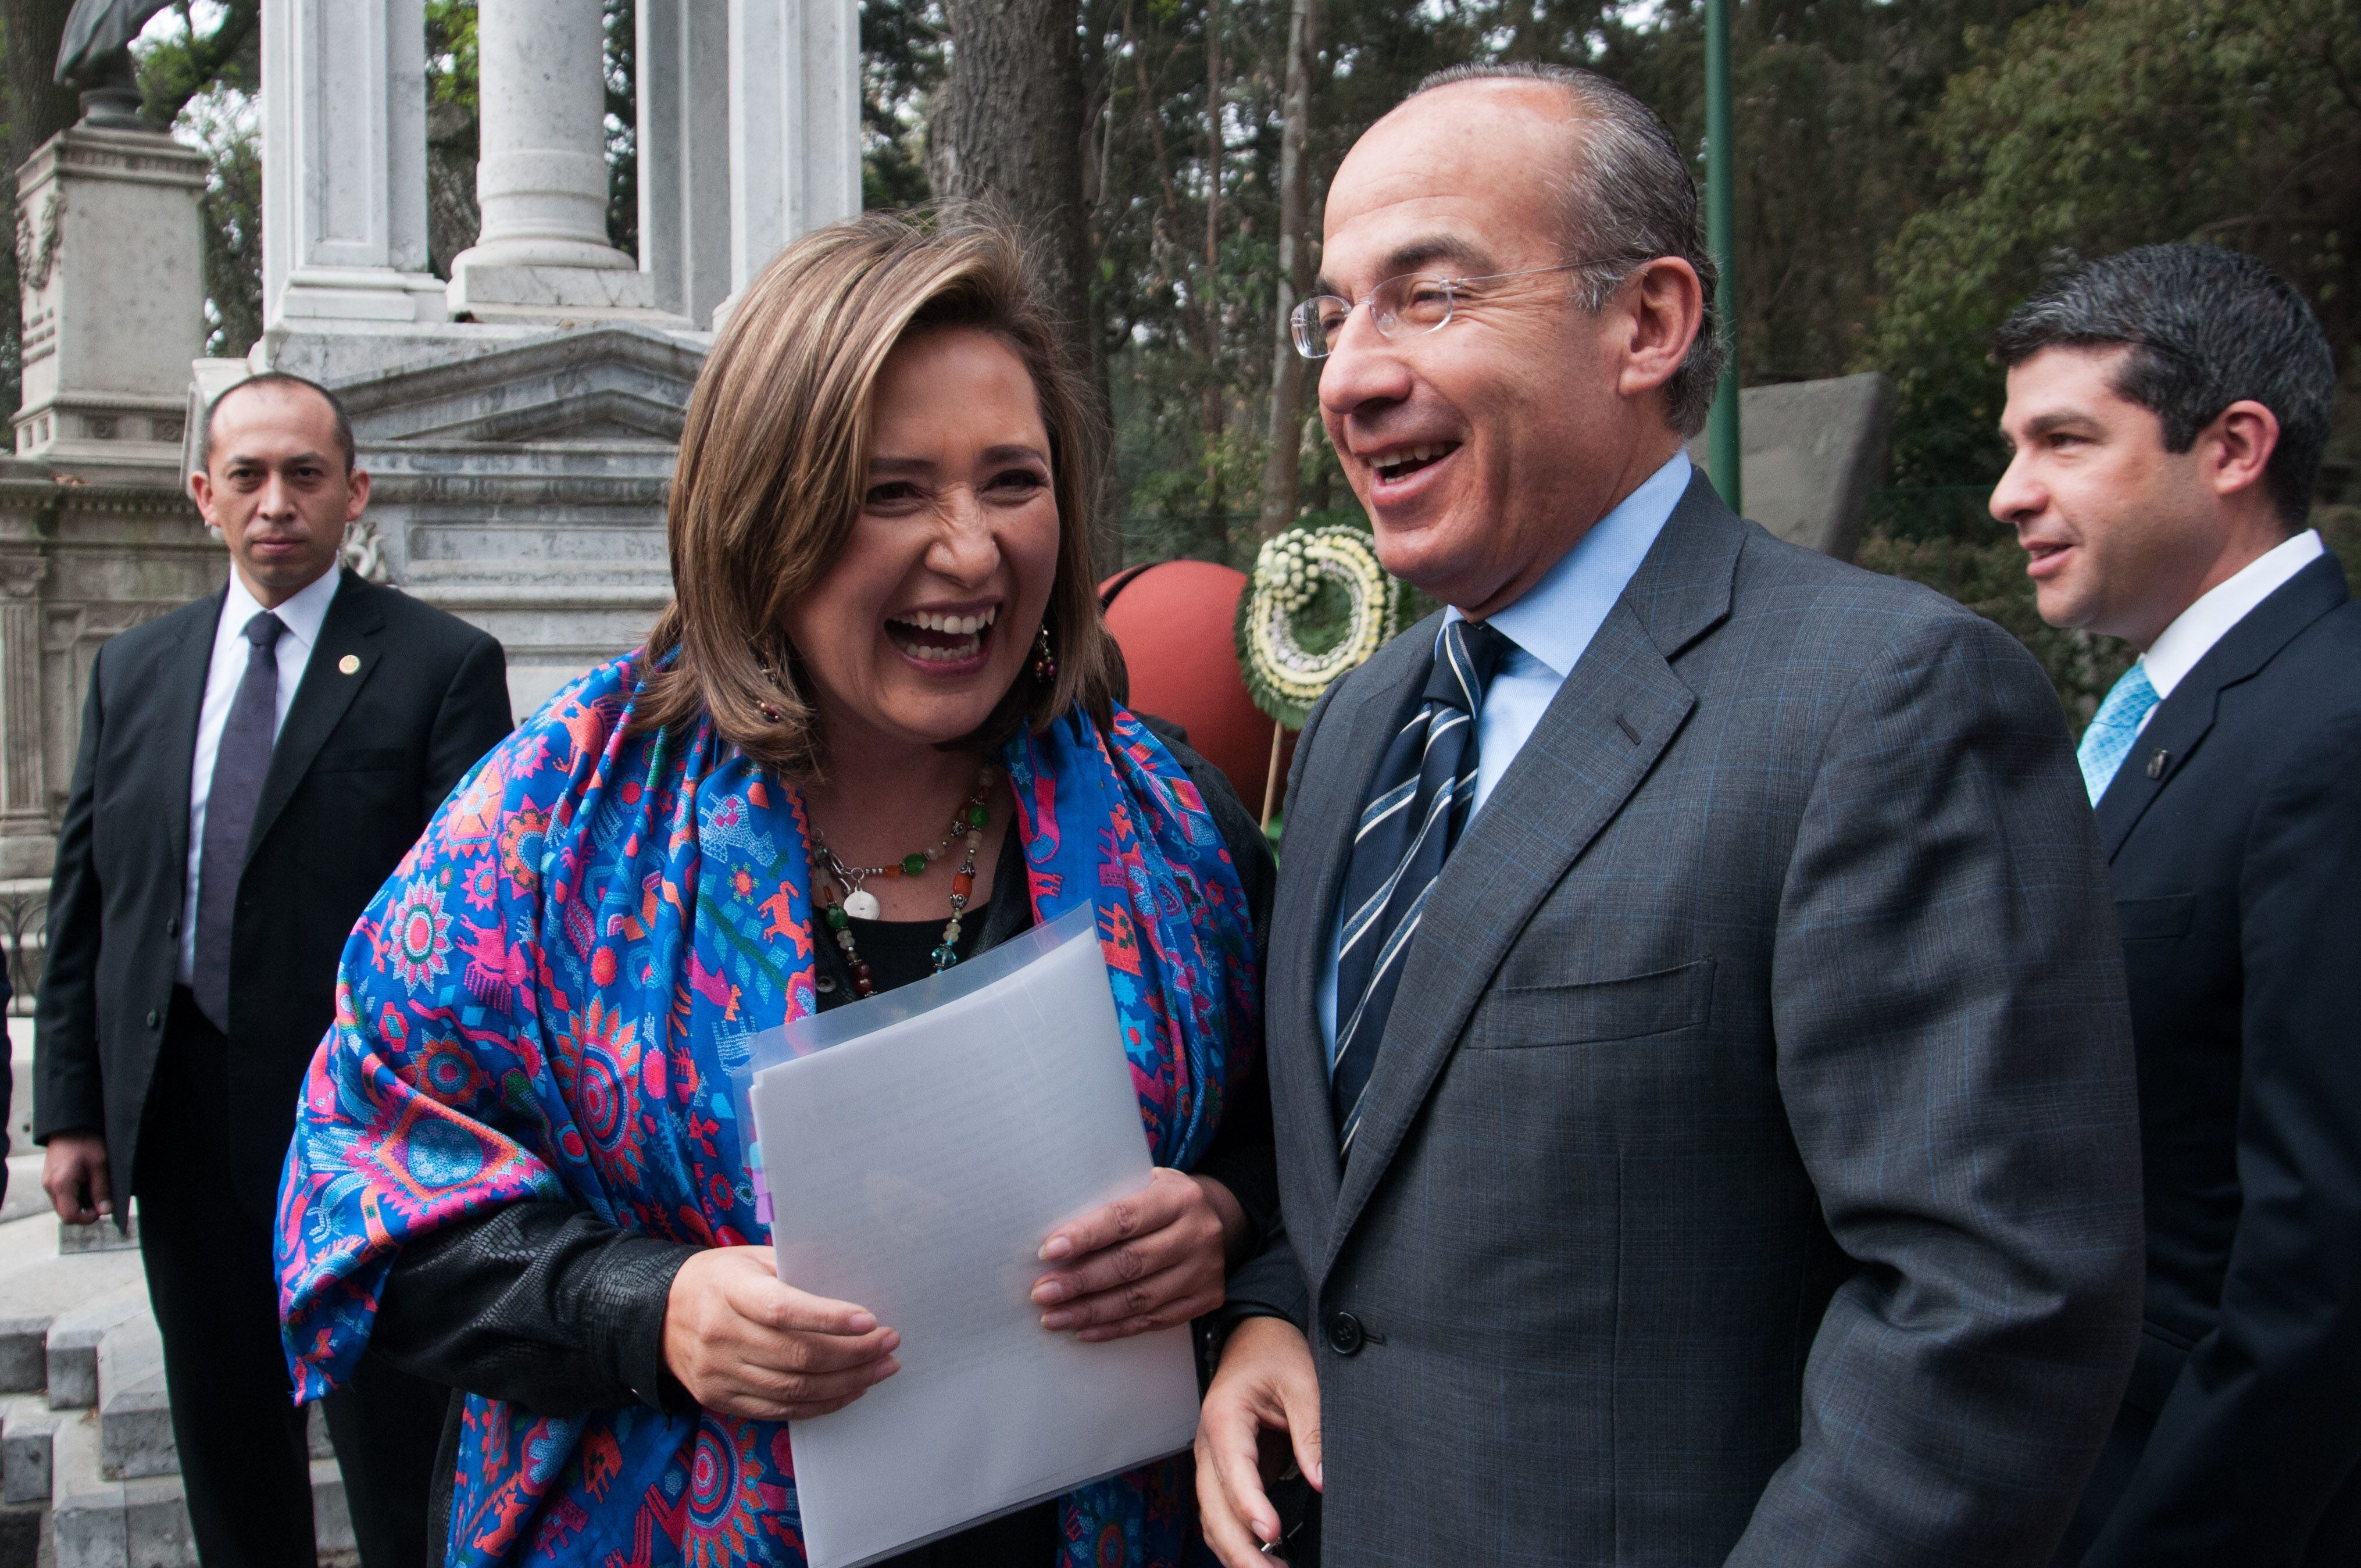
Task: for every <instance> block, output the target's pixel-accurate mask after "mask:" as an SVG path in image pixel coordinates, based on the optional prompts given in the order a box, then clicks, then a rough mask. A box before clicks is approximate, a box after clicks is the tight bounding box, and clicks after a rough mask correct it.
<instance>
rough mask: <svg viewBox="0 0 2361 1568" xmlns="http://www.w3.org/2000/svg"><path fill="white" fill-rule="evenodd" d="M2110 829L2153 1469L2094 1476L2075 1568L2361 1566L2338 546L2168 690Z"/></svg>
mask: <svg viewBox="0 0 2361 1568" xmlns="http://www.w3.org/2000/svg"><path fill="white" fill-rule="evenodd" d="M2159 755H2160V756H2161V758H2162V761H2161V762H2158V760H2157V759H2158V757H2159ZM2099 831H2100V837H2101V839H2102V842H2103V846H2104V848H2105V849H2106V850H2107V853H2108V856H2109V860H2110V863H2111V865H2112V867H2113V870H2114V883H2115V894H2116V897H2117V899H2118V903H2117V905H2116V907H2117V910H2118V911H2119V913H2120V916H2121V923H2122V927H2123V936H2124V954H2125V964H2126V967H2127V969H2128V970H2129V973H2130V981H2131V995H2132V1026H2133V1030H2134V1034H2135V1037H2136V1041H2137V1045H2138V1049H2139V1084H2140V1114H2141V1124H2142V1136H2143V1143H2144V1146H2145V1152H2146V1156H2147V1310H2146V1323H2145V1332H2144V1334H2143V1343H2142V1345H2141V1350H2140V1359H2139V1365H2138V1370H2137V1372H2136V1374H2135V1376H2134V1377H2133V1379H2132V1387H2131V1391H2130V1393H2129V1394H2128V1395H2127V1396H2126V1398H2125V1414H2124V1418H2123V1421H2122V1423H2121V1424H2120V1425H2119V1427H2118V1431H2117V1446H2118V1447H2125V1446H2128V1447H2129V1448H2130V1449H2131V1450H2132V1451H2133V1452H2134V1453H2136V1466H2130V1467H2127V1468H2128V1475H2127V1476H2126V1475H2115V1476H2114V1486H2107V1485H2106V1478H2107V1476H2108V1474H2109V1469H2110V1468H2112V1467H2103V1470H2102V1477H2103V1479H2102V1485H2101V1486H2100V1487H2094V1488H2093V1494H2092V1497H2091V1498H2089V1499H2088V1500H2087V1501H2086V1504H2085V1514H2086V1517H2088V1516H2090V1515H2092V1514H2093V1513H2097V1514H2099V1515H2101V1516H2103V1518H2104V1519H2105V1524H2104V1527H2103V1530H2102V1531H2101V1533H2100V1535H2099V1538H2098V1541H2097V1542H2096V1544H2095V1545H2094V1546H2093V1547H2092V1550H2091V1552H2090V1554H2089V1555H2088V1556H2087V1557H2086V1558H2085V1559H2084V1562H2085V1563H2087V1564H2090V1565H2091V1568H2101V1565H2103V1568H2131V1565H2133V1564H2138V1565H2140V1568H2175V1565H2179V1564H2187V1565H2189V1568H2197V1565H2199V1564H2204V1565H2205V1568H2224V1565H2227V1564H2246V1563H2255V1564H2261V1563H2271V1564H2279V1563H2289V1564H2293V1563H2305V1564H2320V1565H2322V1568H2326V1565H2327V1564H2331V1563H2335V1564H2351V1563H2361V605H2356V604H2354V603H2353V602H2351V600H2350V599H2349V598H2348V597H2347V595H2346V592H2345V571H2344V568H2343V567H2342V566H2341V565H2339V564H2338V563H2337V560H2336V558H2335V557H2334V555H2330V556H2326V557H2324V558H2323V559H2321V560H2318V561H2315V562H2313V563H2312V565H2309V566H2307V567H2305V568H2304V569H2303V570H2302V571H2301V572H2300V573H2298V574H2297V575H2296V576H2294V577H2293V578H2292V579H2290V581H2289V582H2287V583H2286V584H2284V585H2283V586H2282V587H2280V588H2279V590H2278V591H2277V592H2276V593H2274V594H2272V595H2271V596H2270V597H2269V598H2267V599H2265V600H2264V601H2263V602H2262V603H2261V604H2259V605H2257V606H2256V607H2255V609H2253V610H2252V611H2250V612H2249V613H2248V614H2247V616H2246V619H2245V620H2241V621H2239V622H2238V624H2237V625H2236V626H2235V627H2233V628H2231V630H2230V631H2229V632H2228V633H2227V634H2226V635H2225V636H2224V638H2223V639H2222V641H2219V642H2217V643H2215V644H2214V645H2213V649H2212V650H2211V651H2210V652H2208V653H2207V654H2206V655H2205V657H2204V658H2203V659H2202V660H2200V661H2199V662H2198V663H2197V667H2196V668H2195V669H2193V670H2191V672H2190V673H2189V676H2188V678H2187V679H2186V680H2184V681H2182V682H2181V683H2180V685H2177V686H2175V687H2174V688H2173V692H2172V695H2171V696H2169V697H2168V698H2166V699H2165V701H2164V702H2163V703H2162V704H2161V705H2159V706H2158V708H2157V710H2156V715H2155V717H2154V718H2151V719H2149V721H2148V727H2147V730H2146V731H2145V732H2143V733H2142V735H2141V736H2140V738H2139V740H2138V742H2137V743H2136V745H2135V746H2134V748H2133V750H2132V753H2131V755H2130V756H2129V757H2128V758H2127V759H2126V760H2125V762H2124V765H2123V768H2122V771H2121V772H2119V773H2117V774H2116V775H2115V779H2114V783H2113V784H2111V785H2110V786H2109V787H2108V790H2107V793H2106V794H2105V795H2103V797H2101V799H2100V801H2099ZM2151 1423H2153V1430H2152V1431H2150V1430H2149V1429H2150V1425H2151Z"/></svg>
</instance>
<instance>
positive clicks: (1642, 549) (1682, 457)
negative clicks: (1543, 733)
mask: <svg viewBox="0 0 2361 1568" xmlns="http://www.w3.org/2000/svg"><path fill="white" fill-rule="evenodd" d="M1689 474H1690V464H1689V459H1688V454H1686V452H1675V453H1674V454H1673V456H1672V461H1670V462H1668V463H1666V464H1665V465H1664V466H1663V467H1661V468H1659V469H1657V470H1656V471H1655V472H1654V473H1653V474H1652V475H1650V476H1649V477H1647V478H1646V479H1645V480H1643V481H1642V483H1641V486H1640V488H1638V489H1636V490H1633V491H1632V492H1631V494H1630V495H1628V496H1626V497H1624V498H1623V499H1622V500H1621V501H1620V502H1619V503H1617V505H1616V507H1615V510H1612V511H1610V512H1609V513H1608V514H1607V515H1606V516H1605V517H1602V518H1600V519H1599V520H1598V523H1597V524H1596V525H1595V526H1594V527H1593V528H1592V529H1591V530H1590V532H1587V533H1586V534H1584V535H1583V536H1582V537H1581V538H1580V539H1578V540H1576V541H1575V544H1574V548H1573V549H1571V550H1569V551H1567V552H1566V553H1565V554H1564V555H1563V556H1561V557H1559V559H1558V563H1557V565H1554V566H1552V567H1551V568H1550V569H1549V570H1548V571H1547V572H1544V573H1543V574H1542V579H1541V581H1539V582H1537V583H1535V584H1534V585H1533V586H1532V587H1531V588H1529V589H1527V590H1526V592H1525V594H1524V597H1523V598H1520V599H1518V600H1517V601H1516V603H1514V604H1512V605H1510V607H1509V608H1508V609H1504V610H1501V611H1499V613H1498V614H1496V615H1494V616H1493V617H1492V619H1491V625H1492V626H1493V628H1494V629H1495V630H1499V631H1501V632H1503V633H1505V634H1506V635H1507V636H1508V638H1509V640H1510V641H1512V642H1514V643H1515V644H1516V646H1515V647H1514V648H1512V649H1510V651H1509V652H1507V654H1505V655H1504V656H1503V657H1502V659H1501V661H1500V665H1499V669H1498V670H1496V671H1495V672H1494V673H1493V675H1492V684H1491V685H1489V686H1488V687H1486V688H1485V691H1484V711H1483V712H1482V713H1480V714H1478V715H1477V717H1476V809H1477V811H1482V810H1483V809H1484V803H1485V802H1486V801H1488V800H1489V799H1491V798H1492V791H1493V789H1494V787H1495V786H1497V785H1498V784H1499V782H1500V775H1501V774H1503V773H1507V772H1508V771H1509V764H1510V762H1515V761H1516V760H1517V753H1518V752H1519V751H1522V750H1524V745H1525V742H1526V741H1527V740H1532V734H1533V730H1534V729H1535V728H1536V727H1538V726H1539V725H1540V723H1541V721H1542V715H1543V713H1544V712H1546V711H1548V708H1549V705H1550V703H1551V702H1552V701H1553V700H1554V699H1555V698H1556V696H1557V693H1558V688H1559V687H1560V686H1563V685H1565V677H1566V676H1567V675H1568V674H1571V673H1572V672H1573V670H1574V667H1575V665H1576V664H1577V663H1581V661H1582V654H1583V650H1585V649H1587V648H1588V647H1589V646H1590V640H1591V639H1592V638H1593V637H1596V636H1598V629H1599V628H1600V627H1601V626H1603V625H1605V624H1606V622H1607V614H1608V611H1609V610H1611V609H1614V608H1615V601H1616V600H1617V599H1619V598H1622V597H1623V590H1624V589H1625V588H1626V587H1630V586H1631V576H1632V574H1633V573H1635V572H1637V571H1639V569H1640V563H1641V562H1642V560H1644V559H1646V558H1647V554H1648V551H1649V549H1650V547H1652V546H1653V544H1654V543H1656V535H1658V534H1659V533H1662V532H1664V524H1665V523H1666V522H1667V521H1670V520H1671V518H1672V515H1673V508H1675V506H1677V505H1679V504H1680V499H1681V495H1682V493H1683V492H1684V491H1686V489H1687V488H1689ZM1463 619H1465V618H1464V617H1462V616H1461V615H1460V613H1459V611H1458V610H1456V609H1446V610H1444V620H1463ZM1437 635H1438V637H1439V636H1440V632H1439V631H1438V633H1437ZM1339 920H1340V916H1338V915H1337V914H1332V915H1331V916H1330V917H1329V925H1328V945H1327V948H1326V949H1325V951H1326V955H1327V956H1326V957H1325V958H1323V959H1322V960H1321V963H1320V1037H1321V1039H1322V1040H1323V1042H1324V1043H1325V1044H1326V1046H1327V1047H1328V1051H1329V1054H1330V1055H1331V1056H1332V1057H1333V1056H1334V1053H1335V1049H1336V948H1337V944H1338V942H1339V940H1340V939H1341V932H1340V930H1339Z"/></svg>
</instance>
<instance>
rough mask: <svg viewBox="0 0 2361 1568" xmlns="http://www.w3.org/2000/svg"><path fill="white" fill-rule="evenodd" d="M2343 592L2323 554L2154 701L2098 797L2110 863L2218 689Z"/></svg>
mask: <svg viewBox="0 0 2361 1568" xmlns="http://www.w3.org/2000/svg"><path fill="white" fill-rule="evenodd" d="M2348 597H2350V596H2349V595H2348V593H2347V592H2346V589H2345V568H2344V566H2343V565H2340V564H2339V563H2338V561H2337V559H2336V557H2335V556H2334V555H2323V556H2322V557H2321V558H2320V559H2318V560H2316V561H2314V562H2312V564H2311V565H2308V566H2306V567H2305V568H2304V569H2303V570H2302V571H2301V572H2298V573H2297V574H2296V575H2295V576H2292V577H2290V578H2289V579H2288V580H2287V581H2286V582H2285V583H2282V584H2281V585H2279V587H2278V588H2276V589H2274V590H2273V591H2272V593H2271V594H2270V596H2269V597H2268V598H2265V599H2264V600H2263V602H2262V603H2260V604H2258V605H2257V606H2256V607H2255V608H2254V609H2251V610H2248V611H2247V612H2246V618H2245V619H2244V620H2240V621H2239V622H2238V623H2237V624H2236V625H2235V626H2233V627H2232V628H2230V630H2228V631H2226V632H2224V633H2223V636H2222V640H2221V641H2219V642H2216V643H2214V644H2213V647H2212V648H2210V649H2208V650H2207V651H2206V653H2205V656H2204V657H2203V658H2202V659H2200V660H2198V661H2197V666H2196V668H2194V669H2192V670H2191V671H2190V672H2189V674H2187V675H2186V676H2184V677H2182V679H2181V682H2180V685H2176V686H2174V687H2173V688H2172V695H2171V696H2169V697H2167V698H2165V699H2164V701H2162V702H2161V703H2158V705H2157V709H2156V716H2155V717H2154V718H2150V719H2149V720H2148V722H2147V729H2144V730H2142V731H2140V736H2139V739H2138V740H2136V741H2135V742H2134V743H2133V746H2132V750H2131V754H2130V755H2129V756H2127V757H2125V759H2124V762H2123V766H2122V767H2120V768H2118V769H2117V770H2116V771H2115V776H2114V780H2113V781H2112V782H2110V783H2109V784H2108V785H2107V791H2106V793H2105V794H2104V795H2101V796H2100V797H2099V806H2098V814H2099V842H2100V844H2101V845H2102V846H2103V848H2104V850H2105V851H2106V856H2107V860H2108V861H2109V863H2110V864H2112V863H2113V862H2114V858H2115V855H2116V853H2117V851H2119V850H2122V849H2123V847H2124V840H2125V839H2129V838H2130V837H2131V834H2132V829H2133V828H2136V827H2138V826H2139V821H2140V818H2141V817H2145V816H2147V808H2148V807H2149V806H2152V805H2154V804H2155V803H2156V799H2157V797H2158V795H2162V794H2163V793H2164V787H2165V785H2166V784H2169V783H2171V782H2172V778H2173V775H2174V774H2176V773H2179V772H2180V769H2181V767H2182V766H2183V764H2185V763H2186V762H2188V761H2189V759H2190V758H2191V756H2193V755H2194V754H2195V753H2196V751H2197V748H2198V746H2199V745H2200V744H2202V742H2203V740H2204V739H2205V736H2206V733H2207V732H2208V731H2209V730H2211V729H2213V718H2214V715H2215V713H2216V712H2217V711H2219V708H2220V705H2221V697H2222V693H2223V692H2224V691H2225V690H2227V689H2228V688H2229V687H2231V686H2234V685H2237V684H2238V683H2239V682H2241V681H2243V680H2246V679H2247V678H2248V677H2249V676H2251V675H2253V674H2255V673H2256V672H2257V671H2258V670H2260V669H2262V667H2263V666H2264V665H2266V664H2268V663H2270V662H2271V660H2272V659H2273V658H2274V657H2275V656H2276V655H2277V654H2278V652H2279V650H2280V649H2282V648H2284V647H2286V646H2287V645H2288V643H2289V642H2290V641H2292V640H2293V639H2294V637H2295V635H2296V633H2298V632H2299V631H2301V630H2303V629H2304V628H2305V627H2307V626H2310V625H2311V624H2312V622H2313V621H2315V620H2319V619H2320V618H2321V617H2322V616H2323V615H2326V614H2327V613H2328V612H2329V611H2330V610H2332V609H2335V608H2336V607H2337V606H2338V605H2340V604H2343V603H2344V602H2345V599H2346V598H2348Z"/></svg>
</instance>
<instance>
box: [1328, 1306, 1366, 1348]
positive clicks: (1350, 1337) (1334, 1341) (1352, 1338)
mask: <svg viewBox="0 0 2361 1568" xmlns="http://www.w3.org/2000/svg"><path fill="white" fill-rule="evenodd" d="M1366 1338H1367V1335H1366V1334H1364V1333H1363V1332H1362V1330H1361V1320H1360V1319H1358V1318H1356V1317H1355V1316H1353V1314H1352V1313H1350V1312H1334V1313H1331V1314H1330V1315H1329V1318H1328V1348H1329V1349H1330V1350H1333V1351H1334V1352H1335V1353H1336V1354H1339V1355H1352V1354H1356V1353H1357V1352H1358V1351H1359V1350H1360V1348H1361V1343H1362V1341H1363V1340H1364V1339H1366Z"/></svg>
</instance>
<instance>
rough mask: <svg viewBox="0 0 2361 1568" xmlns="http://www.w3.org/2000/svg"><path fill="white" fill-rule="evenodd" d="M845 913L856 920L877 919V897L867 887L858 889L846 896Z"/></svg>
mask: <svg viewBox="0 0 2361 1568" xmlns="http://www.w3.org/2000/svg"><path fill="white" fill-rule="evenodd" d="M844 912H845V913H846V914H847V915H850V916H852V917H853V918H854V919H855V920H874V919H876V918H877V914H878V905H877V895H876V894H873V893H872V892H870V891H869V890H868V889H867V888H865V887H856V888H854V889H853V890H852V891H851V893H848V894H845V895H844Z"/></svg>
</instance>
